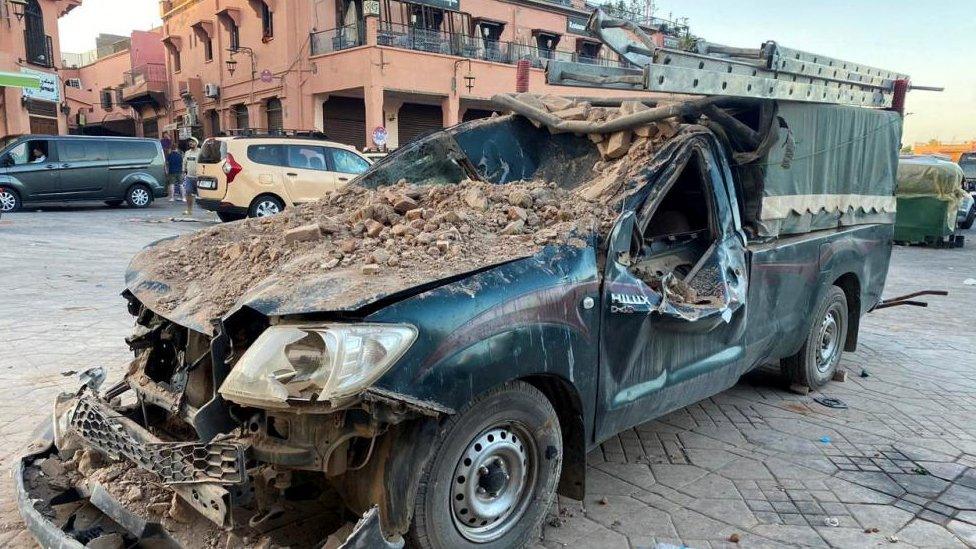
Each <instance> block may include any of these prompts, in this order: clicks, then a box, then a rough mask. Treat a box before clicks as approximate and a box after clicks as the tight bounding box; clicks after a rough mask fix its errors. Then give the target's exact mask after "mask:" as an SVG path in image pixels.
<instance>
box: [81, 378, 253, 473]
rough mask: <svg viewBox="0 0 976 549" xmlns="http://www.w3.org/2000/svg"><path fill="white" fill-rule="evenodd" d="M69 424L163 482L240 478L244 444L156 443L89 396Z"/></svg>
mask: <svg viewBox="0 0 976 549" xmlns="http://www.w3.org/2000/svg"><path fill="white" fill-rule="evenodd" d="M71 427H72V428H74V430H75V431H76V432H77V433H78V434H79V435H81V437H82V438H84V439H85V440H86V441H88V442H89V443H90V444H91V445H92V446H94V447H95V448H97V449H99V450H101V451H102V452H105V453H106V454H108V455H109V456H110V457H111V458H113V459H116V460H117V459H120V458H122V457H125V458H127V459H129V460H130V461H132V462H133V463H135V464H136V465H138V466H139V467H141V468H143V469H145V470H147V471H151V472H153V473H156V474H157V475H159V476H160V477H161V478H162V480H163V483H164V484H190V483H199V482H217V483H220V484H238V483H242V482H244V480H245V469H244V447H243V446H241V445H239V444H234V443H230V442H209V443H196V442H158V441H155V440H153V439H154V437H153V436H152V435H151V434H149V432H148V431H145V430H143V429H142V428H141V427H139V426H137V425H136V424H134V423H133V422H131V421H130V420H128V419H126V418H124V417H121V416H120V415H119V414H118V413H116V412H115V411H113V410H111V409H110V408H108V407H106V406H105V405H104V404H102V403H101V402H99V401H97V400H96V399H94V398H92V397H81V398H80V399H78V404H77V405H76V406H75V409H74V411H73V412H72V414H71Z"/></svg>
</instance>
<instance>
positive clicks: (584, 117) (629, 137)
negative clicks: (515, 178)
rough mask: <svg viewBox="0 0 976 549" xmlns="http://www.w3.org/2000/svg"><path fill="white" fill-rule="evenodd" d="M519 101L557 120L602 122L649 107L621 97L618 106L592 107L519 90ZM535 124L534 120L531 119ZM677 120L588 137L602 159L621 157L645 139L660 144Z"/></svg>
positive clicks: (672, 131) (675, 130)
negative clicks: (623, 99) (621, 99)
mask: <svg viewBox="0 0 976 549" xmlns="http://www.w3.org/2000/svg"><path fill="white" fill-rule="evenodd" d="M515 98H516V99H517V100H519V101H522V102H524V103H526V104H527V105H530V106H533V107H535V108H537V109H539V110H542V111H544V112H548V113H550V114H552V115H553V116H555V117H557V118H559V119H561V120H580V121H586V122H592V123H599V122H606V121H610V120H614V119H616V118H620V117H623V116H627V115H630V114H636V113H638V112H642V111H647V110H650V109H651V107H650V106H648V105H646V104H645V103H643V102H641V101H636V100H627V101H622V102H621V103H620V106H619V107H594V106H592V105H591V104H590V103H588V102H586V101H577V100H573V99H569V98H567V97H561V96H558V95H544V96H538V95H533V94H528V93H522V94H518V95H516V96H515ZM533 123H534V124H536V126H539V125H541V124H539V123H538V122H535V121H533ZM678 129H679V124H678V121H677V120H675V119H673V118H668V119H665V120H661V121H658V122H653V123H649V124H646V125H643V126H638V127H636V128H634V129H632V130H622V131H617V132H613V133H609V134H602V133H590V134H587V136H588V137H589V138H590V141H593V142H594V143H596V146H597V149H598V150H599V151H600V156H602V157H603V159H604V160H615V159H618V158H622V157H624V156H626V155H627V153H628V152H630V150H631V147H636V148H643V147H644V146H646V145H647V144H648V143H656V144H660V143H662V142H664V141H667V140H668V139H671V138H672V137H674V135H675V134H676V133H678Z"/></svg>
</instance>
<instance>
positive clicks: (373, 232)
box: [366, 219, 383, 238]
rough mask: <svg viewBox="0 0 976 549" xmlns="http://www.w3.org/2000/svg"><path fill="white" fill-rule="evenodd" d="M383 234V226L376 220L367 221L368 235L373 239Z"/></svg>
mask: <svg viewBox="0 0 976 549" xmlns="http://www.w3.org/2000/svg"><path fill="white" fill-rule="evenodd" d="M381 232H383V224H382V223H380V222H379V221H376V220H375V219H367V220H366V234H367V235H368V236H371V237H373V238H376V237H377V236H379V235H380V233H381Z"/></svg>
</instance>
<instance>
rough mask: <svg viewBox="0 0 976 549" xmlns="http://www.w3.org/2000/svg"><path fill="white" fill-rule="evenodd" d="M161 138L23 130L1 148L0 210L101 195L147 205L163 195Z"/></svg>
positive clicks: (113, 203)
mask: <svg viewBox="0 0 976 549" xmlns="http://www.w3.org/2000/svg"><path fill="white" fill-rule="evenodd" d="M165 180H166V176H165V167H164V158H163V149H162V146H161V145H160V143H159V141H157V140H154V139H139V138H129V137H83V136H52V135H24V136H18V137H13V138H9V139H7V140H6V141H5V143H4V145H3V147H2V149H0V211H3V212H12V211H16V210H18V209H20V208H21V206H22V205H23V204H25V203H41V202H64V201H77V200H86V201H89V200H101V201H104V202H105V203H106V204H108V205H110V206H120V205H121V204H122V203H123V202H124V203H127V204H128V205H129V206H130V207H133V208H145V207H147V206H149V205H150V204H152V202H153V200H154V199H156V198H161V197H163V196H165V195H166V188H165Z"/></svg>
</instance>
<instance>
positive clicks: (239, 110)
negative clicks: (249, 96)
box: [231, 104, 251, 130]
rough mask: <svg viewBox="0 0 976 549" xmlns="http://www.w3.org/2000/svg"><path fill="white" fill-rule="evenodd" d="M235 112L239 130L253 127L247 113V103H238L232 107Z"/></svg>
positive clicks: (235, 122) (235, 121)
mask: <svg viewBox="0 0 976 549" xmlns="http://www.w3.org/2000/svg"><path fill="white" fill-rule="evenodd" d="M231 109H233V110H232V112H233V113H234V124H235V125H236V126H237V129H239V130H246V129H248V128H249V127H251V121H250V119H249V118H248V115H247V105H243V104H237V105H234V106H233V107H231Z"/></svg>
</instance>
